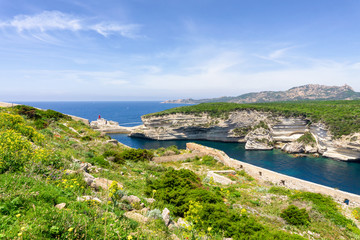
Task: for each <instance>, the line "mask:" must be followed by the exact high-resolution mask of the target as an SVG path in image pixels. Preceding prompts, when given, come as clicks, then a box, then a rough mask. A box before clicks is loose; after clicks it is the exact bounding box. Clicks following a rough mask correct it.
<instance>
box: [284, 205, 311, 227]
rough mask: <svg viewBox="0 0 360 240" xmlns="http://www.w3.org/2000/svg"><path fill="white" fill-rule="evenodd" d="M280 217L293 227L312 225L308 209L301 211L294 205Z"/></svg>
mask: <svg viewBox="0 0 360 240" xmlns="http://www.w3.org/2000/svg"><path fill="white" fill-rule="evenodd" d="M280 216H281V217H282V218H283V219H284V220H285V221H286V222H287V223H288V224H291V225H309V223H310V217H309V214H308V213H307V212H306V209H304V208H303V209H299V208H298V207H297V206H294V205H290V206H289V207H288V208H287V209H285V210H284V211H282V212H281V214H280Z"/></svg>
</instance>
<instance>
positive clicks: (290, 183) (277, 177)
mask: <svg viewBox="0 0 360 240" xmlns="http://www.w3.org/2000/svg"><path fill="white" fill-rule="evenodd" d="M16 105H19V104H12V103H5V102H0V107H12V106H16ZM69 116H70V117H72V119H74V120H76V121H78V120H80V121H83V122H84V123H86V122H87V124H88V125H89V120H88V119H84V118H80V117H77V116H73V115H69ZM141 126H142V125H140V126H136V127H121V126H118V127H119V128H118V129H107V130H101V131H100V132H104V133H128V131H131V130H130V129H133V128H138V127H141ZM117 131H118V132H117ZM124 131H125V132H124ZM119 143H120V144H122V145H124V146H126V145H125V144H123V143H121V142H119ZM200 146H201V145H200ZM202 148H204V149H211V152H212V155H215V156H217V157H216V158H217V159H221V158H219V156H223V158H222V159H223V160H222V161H224V164H225V163H226V165H227V164H230V165H233V166H234V167H235V168H236V169H237V170H241V169H244V170H245V171H246V172H247V173H248V174H249V175H251V176H253V177H254V178H256V179H259V180H262V181H270V182H272V183H274V184H278V185H282V186H285V187H288V188H291V189H298V190H300V189H301V190H306V191H310V192H319V193H322V194H326V195H330V196H332V197H333V198H335V199H337V201H338V202H340V203H344V201H345V200H346V199H347V200H349V201H350V203H349V204H350V205H351V204H355V205H356V206H360V195H357V194H353V193H349V192H345V191H342V190H338V189H335V188H331V187H327V186H324V185H321V184H317V183H314V182H310V181H306V180H302V179H299V178H295V177H291V176H288V175H284V174H281V173H278V172H274V171H271V170H268V169H265V168H261V167H257V166H255V165H252V164H249V163H245V162H241V161H239V160H236V159H232V158H230V157H228V156H227V155H226V154H225V153H224V152H223V151H221V150H218V149H215V148H209V147H205V146H202ZM219 154H220V155H219ZM210 155H211V154H210ZM224 159H228V160H224ZM283 180H284V182H282V181H283ZM304 186H306V187H304Z"/></svg>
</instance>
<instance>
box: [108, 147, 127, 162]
mask: <svg viewBox="0 0 360 240" xmlns="http://www.w3.org/2000/svg"><path fill="white" fill-rule="evenodd" d="M103 156H104V158H110V157H112V158H113V161H114V162H116V163H119V164H123V163H124V162H125V160H124V159H123V158H122V156H121V154H120V152H119V151H116V150H113V149H110V150H106V151H105V152H104V154H103Z"/></svg>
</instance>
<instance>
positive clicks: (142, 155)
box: [120, 149, 154, 162]
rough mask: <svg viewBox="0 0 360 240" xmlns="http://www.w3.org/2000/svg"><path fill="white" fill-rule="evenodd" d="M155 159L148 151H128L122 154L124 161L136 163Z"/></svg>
mask: <svg viewBox="0 0 360 240" xmlns="http://www.w3.org/2000/svg"><path fill="white" fill-rule="evenodd" d="M153 157H154V154H153V153H152V152H151V151H149V150H146V149H126V150H124V151H122V152H121V154H120V158H121V159H122V160H131V161H134V162H138V161H141V162H144V161H151V160H152V159H153Z"/></svg>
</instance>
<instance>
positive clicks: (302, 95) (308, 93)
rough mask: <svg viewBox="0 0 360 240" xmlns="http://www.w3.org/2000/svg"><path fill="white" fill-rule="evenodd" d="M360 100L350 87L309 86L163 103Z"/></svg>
mask: <svg viewBox="0 0 360 240" xmlns="http://www.w3.org/2000/svg"><path fill="white" fill-rule="evenodd" d="M353 99H360V92H355V91H354V89H353V88H352V87H350V86H349V85H344V86H325V85H319V84H308V85H304V86H300V87H293V88H290V89H289V90H287V91H264V92H253V93H246V94H243V95H240V96H237V97H220V98H207V99H199V100H195V99H192V98H188V99H178V100H167V101H164V102H163V103H183V104H199V103H207V102H234V103H260V102H279V101H298V100H353Z"/></svg>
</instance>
